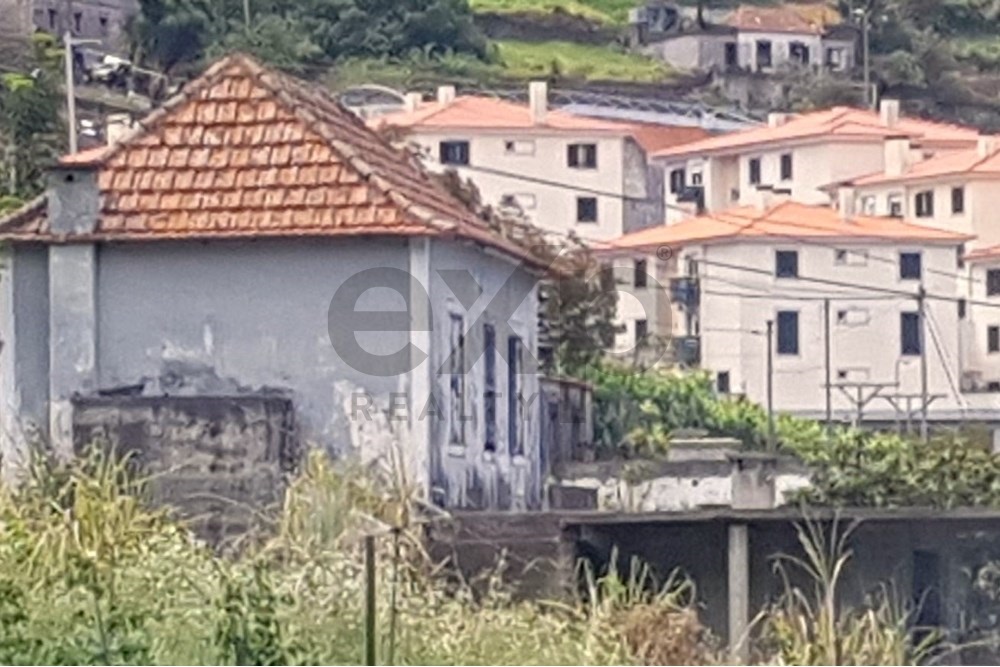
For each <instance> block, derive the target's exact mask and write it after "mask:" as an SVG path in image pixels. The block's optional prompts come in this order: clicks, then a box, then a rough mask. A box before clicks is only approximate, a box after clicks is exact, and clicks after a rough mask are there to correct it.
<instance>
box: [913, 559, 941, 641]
mask: <svg viewBox="0 0 1000 667" xmlns="http://www.w3.org/2000/svg"><path fill="white" fill-rule="evenodd" d="M912 591H913V600H912V602H913V609H914V610H915V613H914V614H913V616H912V618H911V619H910V622H911V623H912V626H913V628H914V630H915V632H914V641H916V642H922V641H923V640H924V639H925V638H926V637H927V635H928V633H930V632H933V630H931V629H930V628H937V627H940V626H941V625H942V621H943V618H942V614H941V559H940V558H939V557H938V555H937V554H936V553H934V552H933V551H914V552H913V587H912Z"/></svg>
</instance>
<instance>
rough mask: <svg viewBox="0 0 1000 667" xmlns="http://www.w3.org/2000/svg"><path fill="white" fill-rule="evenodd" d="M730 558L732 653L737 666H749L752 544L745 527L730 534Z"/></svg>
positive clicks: (738, 526)
mask: <svg viewBox="0 0 1000 667" xmlns="http://www.w3.org/2000/svg"><path fill="white" fill-rule="evenodd" d="M728 538H729V545H728V547H729V548H728V550H727V558H726V570H727V575H728V576H727V584H728V585H727V588H728V591H727V593H728V597H729V605H728V612H729V614H728V616H729V619H728V620H729V623H728V625H729V653H730V659H731V660H732V661H733V663H734V664H746V662H747V659H748V658H749V651H747V648H748V647H747V628H748V627H749V625H750V540H749V535H748V530H747V525H746V524H745V523H733V524H730V525H729V530H728Z"/></svg>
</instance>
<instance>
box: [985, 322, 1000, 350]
mask: <svg viewBox="0 0 1000 667" xmlns="http://www.w3.org/2000/svg"><path fill="white" fill-rule="evenodd" d="M986 351H987V352H989V353H990V354H996V353H997V352H1000V327H997V326H992V327H987V328H986Z"/></svg>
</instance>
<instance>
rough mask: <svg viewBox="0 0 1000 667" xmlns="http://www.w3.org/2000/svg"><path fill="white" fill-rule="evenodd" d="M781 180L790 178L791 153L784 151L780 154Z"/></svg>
mask: <svg viewBox="0 0 1000 667" xmlns="http://www.w3.org/2000/svg"><path fill="white" fill-rule="evenodd" d="M781 180H783V181H790V180H792V154H791V153H785V154H783V155H782V156H781Z"/></svg>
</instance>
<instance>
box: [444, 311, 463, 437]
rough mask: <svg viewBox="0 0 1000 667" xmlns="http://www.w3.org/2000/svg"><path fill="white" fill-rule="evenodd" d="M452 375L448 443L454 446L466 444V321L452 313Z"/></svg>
mask: <svg viewBox="0 0 1000 667" xmlns="http://www.w3.org/2000/svg"><path fill="white" fill-rule="evenodd" d="M449 342H450V343H451V348H450V350H449V354H450V356H449V357H448V359H449V360H450V362H451V363H450V364H449V367H448V371H449V373H450V381H449V384H450V388H451V391H450V393H449V399H450V400H449V403H448V433H449V437H448V442H449V443H450V444H453V445H464V444H465V414H464V412H465V320H464V319H463V317H462V316H461V315H458V314H455V313H452V315H451V330H450V335H449Z"/></svg>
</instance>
